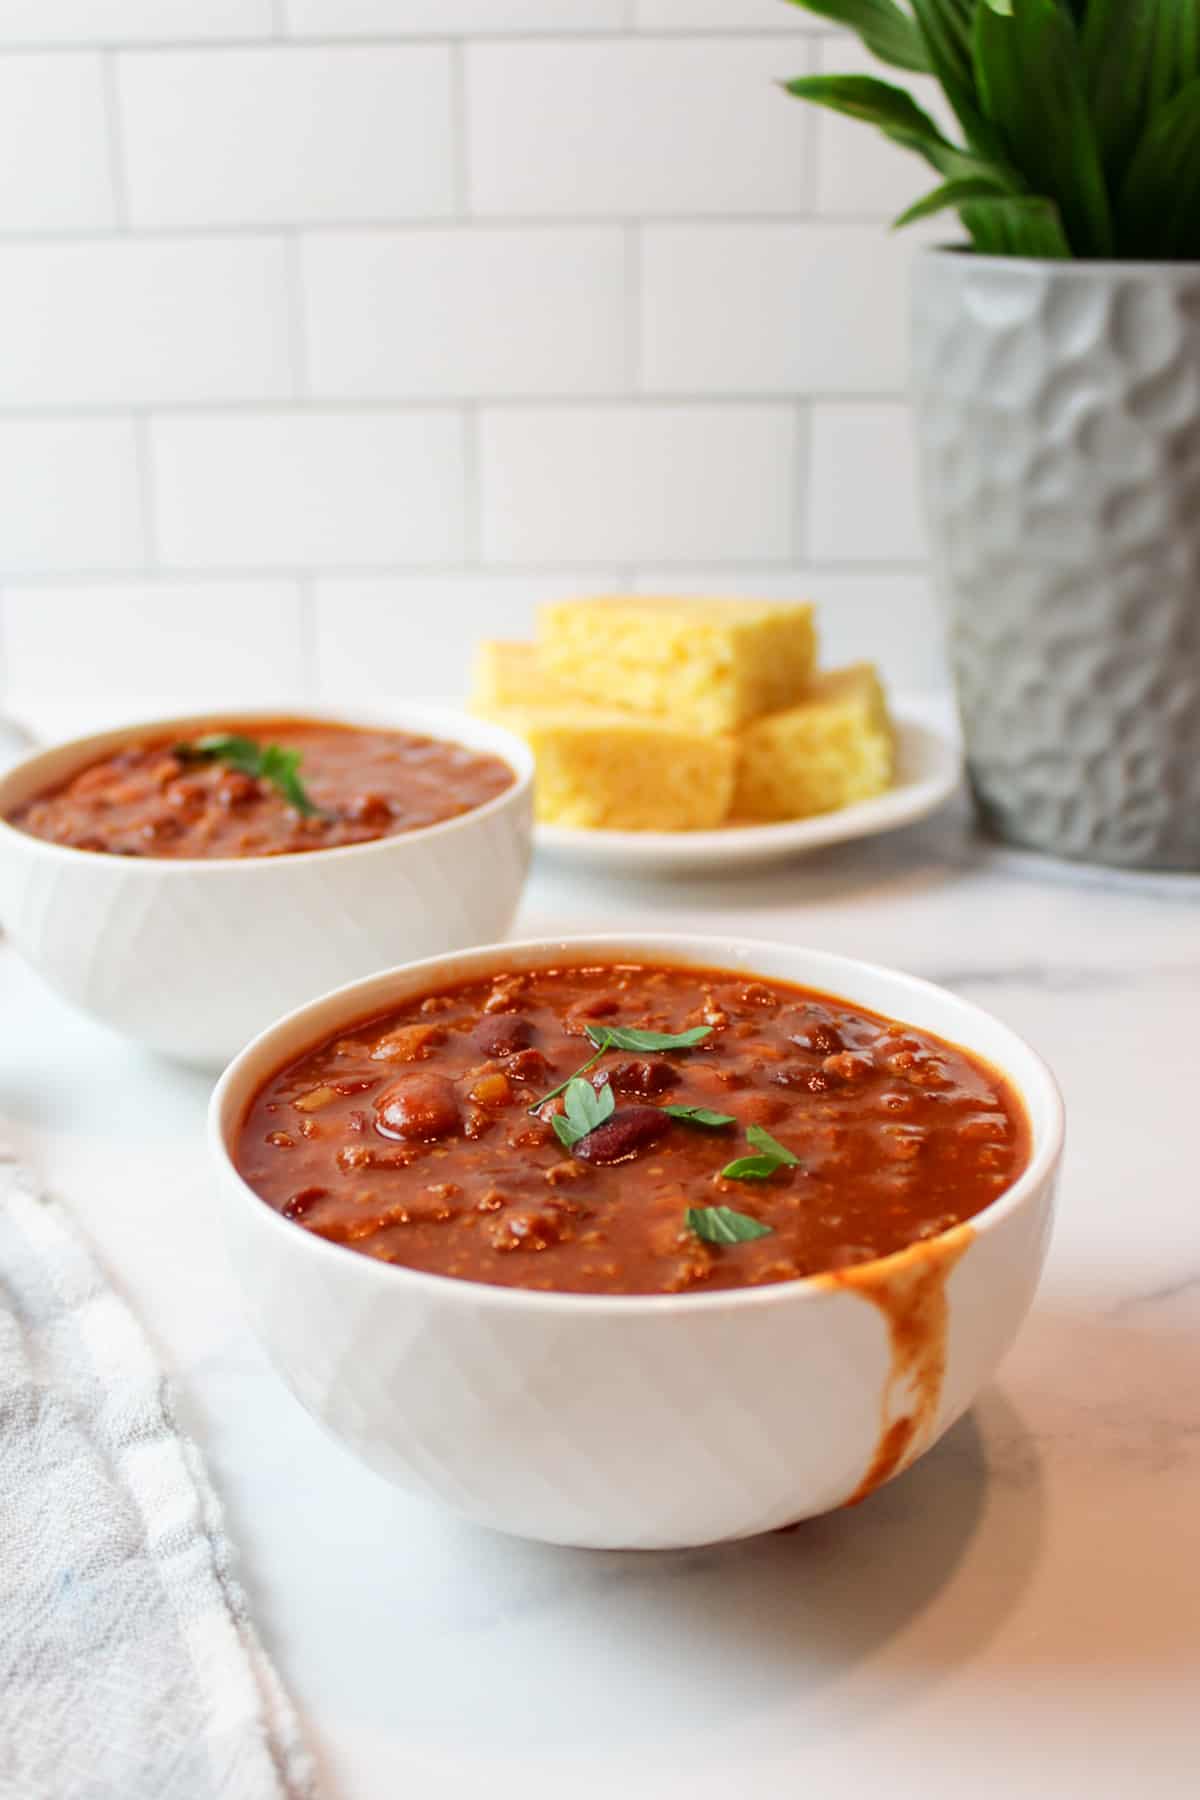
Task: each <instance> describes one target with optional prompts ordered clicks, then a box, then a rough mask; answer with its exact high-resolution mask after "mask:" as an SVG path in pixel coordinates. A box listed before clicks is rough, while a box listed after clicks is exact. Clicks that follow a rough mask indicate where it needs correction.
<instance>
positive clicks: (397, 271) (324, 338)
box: [303, 226, 628, 398]
mask: <svg viewBox="0 0 1200 1800" xmlns="http://www.w3.org/2000/svg"><path fill="white" fill-rule="evenodd" d="M303 271H304V294H305V305H306V318H307V343H308V363H309V371H310V379H311V384H312V389H313V391H314V393H317V394H323V395H330V396H334V397H347V398H349V397H355V396H363V395H365V396H368V397H369V396H401V395H415V396H425V395H447V394H451V395H454V394H465V395H470V394H477V395H491V394H528V395H538V394H559V395H566V394H581V393H582V394H588V393H590V394H607V393H616V392H619V391H620V390H621V388H622V387H623V386H624V385H625V380H626V371H627V360H628V358H627V342H626V338H627V332H626V317H627V311H626V302H625V244H624V236H623V234H622V233H621V231H620V230H619V229H617V228H616V227H612V226H609V227H603V226H599V227H584V228H582V229H581V228H579V227H564V228H561V229H542V230H533V231H530V230H507V229H487V230H484V229H475V230H469V229H465V228H452V229H449V230H423V231H408V232H386V233H384V232H372V233H363V234H358V233H342V232H338V233H334V234H330V235H329V236H313V237H310V238H308V239H307V240H306V241H305V243H304V247H303Z"/></svg>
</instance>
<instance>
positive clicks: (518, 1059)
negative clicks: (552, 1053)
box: [504, 1050, 550, 1087]
mask: <svg viewBox="0 0 1200 1800" xmlns="http://www.w3.org/2000/svg"><path fill="white" fill-rule="evenodd" d="M504 1066H505V1068H506V1069H507V1070H508V1073H509V1074H510V1075H511V1076H512V1078H513V1080H514V1081H533V1082H536V1083H537V1085H538V1087H543V1086H544V1085H545V1082H546V1077H547V1075H548V1074H549V1073H550V1064H549V1063H548V1062H547V1061H546V1058H545V1057H544V1056H543V1055H542V1053H541V1051H540V1050H518V1051H517V1053H516V1055H515V1056H510V1057H509V1058H508V1060H507V1062H506V1063H505V1065H504Z"/></svg>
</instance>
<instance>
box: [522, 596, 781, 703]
mask: <svg viewBox="0 0 1200 1800" xmlns="http://www.w3.org/2000/svg"><path fill="white" fill-rule="evenodd" d="M537 641H538V654H539V656H540V659H541V664H542V667H543V669H544V670H545V671H546V673H547V674H548V675H550V676H552V677H554V678H555V679H557V680H559V681H561V682H562V683H563V684H564V685H565V686H567V687H570V688H572V689H574V690H575V691H576V692H577V693H580V694H583V695H585V696H586V697H587V698H588V699H590V700H594V701H597V702H598V703H599V704H601V705H605V706H617V707H628V708H629V710H630V711H631V712H636V713H643V714H650V715H652V716H657V717H660V718H669V719H672V720H674V721H676V722H677V723H680V724H684V725H694V726H696V727H698V728H699V729H700V730H701V731H732V730H735V729H736V728H737V727H738V726H739V725H743V724H745V723H746V721H747V720H749V719H754V718H757V717H758V715H759V714H760V713H766V712H772V711H775V710H777V709H778V708H780V707H783V706H787V705H788V704H789V703H790V702H791V701H793V700H794V699H796V697H797V696H798V695H799V694H801V693H802V692H803V691H804V689H805V687H806V685H807V684H808V682H809V680H810V679H811V676H812V673H813V665H814V662H815V659H816V632H815V630H814V627H813V609H812V607H811V606H810V605H808V604H807V603H805V602H799V601H796V602H787V603H776V602H773V601H755V600H675V599H642V598H638V597H636V596H624V595H610V596H608V597H606V598H604V599H599V600H565V601H554V602H552V603H551V604H550V605H547V606H543V607H542V608H541V610H540V613H539V615H538V634H537Z"/></svg>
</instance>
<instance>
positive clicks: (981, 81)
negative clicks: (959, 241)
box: [974, 0, 1113, 256]
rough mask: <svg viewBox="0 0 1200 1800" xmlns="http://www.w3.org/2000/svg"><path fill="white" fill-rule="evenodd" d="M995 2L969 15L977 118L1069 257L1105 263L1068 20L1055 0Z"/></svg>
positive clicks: (1078, 65) (1079, 72)
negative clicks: (991, 130)
mask: <svg viewBox="0 0 1200 1800" xmlns="http://www.w3.org/2000/svg"><path fill="white" fill-rule="evenodd" d="M997 3H998V0H980V4H979V6H978V10H977V11H976V14H975V43H974V52H975V77H976V85H977V88H978V91H979V98H980V101H981V103H982V106H983V109H984V112H985V113H986V115H987V117H988V119H989V120H990V121H991V122H992V123H993V124H994V125H995V127H996V128H997V130H998V131H999V133H1000V136H1001V138H1002V140H1003V143H1004V146H1005V149H1006V151H1007V154H1008V159H1009V161H1010V162H1012V163H1013V165H1014V166H1015V167H1016V168H1018V169H1020V171H1021V173H1022V175H1023V176H1024V177H1025V179H1026V181H1027V183H1028V185H1029V187H1030V188H1031V190H1032V191H1033V193H1034V194H1038V195H1050V196H1053V199H1054V201H1055V202H1056V204H1057V206H1058V211H1059V215H1060V217H1061V220H1062V226H1063V230H1064V232H1065V234H1066V238H1067V242H1068V244H1069V245H1070V247H1071V249H1072V250H1073V251H1074V253H1075V254H1076V255H1077V256H1110V255H1111V254H1112V248H1113V231H1112V216H1111V209H1110V207H1109V201H1108V189H1107V187H1106V185H1105V181H1104V172H1103V169H1102V167H1101V163H1100V149H1099V145H1098V142H1097V138H1096V132H1095V128H1094V126H1093V124H1092V120H1091V115H1090V113H1089V111H1088V101H1087V94H1086V92H1085V89H1084V82H1083V62H1082V59H1081V55H1080V44H1079V34H1078V32H1077V31H1076V29H1075V23H1074V20H1073V18H1072V16H1071V14H1070V13H1069V12H1067V11H1066V10H1064V8H1063V7H1062V6H1061V5H1060V4H1059V0H1010V4H1011V7H1012V10H1011V12H1010V13H1001V12H998V11H997V10H996V6H997ZM978 204H980V205H983V206H987V205H989V204H991V205H994V204H995V202H988V201H981V202H979V203H978Z"/></svg>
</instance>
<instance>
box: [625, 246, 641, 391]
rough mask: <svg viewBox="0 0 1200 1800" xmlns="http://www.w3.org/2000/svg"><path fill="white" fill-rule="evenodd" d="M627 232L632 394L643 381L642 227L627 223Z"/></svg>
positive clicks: (627, 350) (628, 374)
mask: <svg viewBox="0 0 1200 1800" xmlns="http://www.w3.org/2000/svg"><path fill="white" fill-rule="evenodd" d="M624 236H625V374H626V379H627V381H628V384H629V391H630V393H631V394H636V393H637V392H638V390H639V388H640V387H641V383H642V230H641V226H640V225H626V226H625V227H624Z"/></svg>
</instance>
